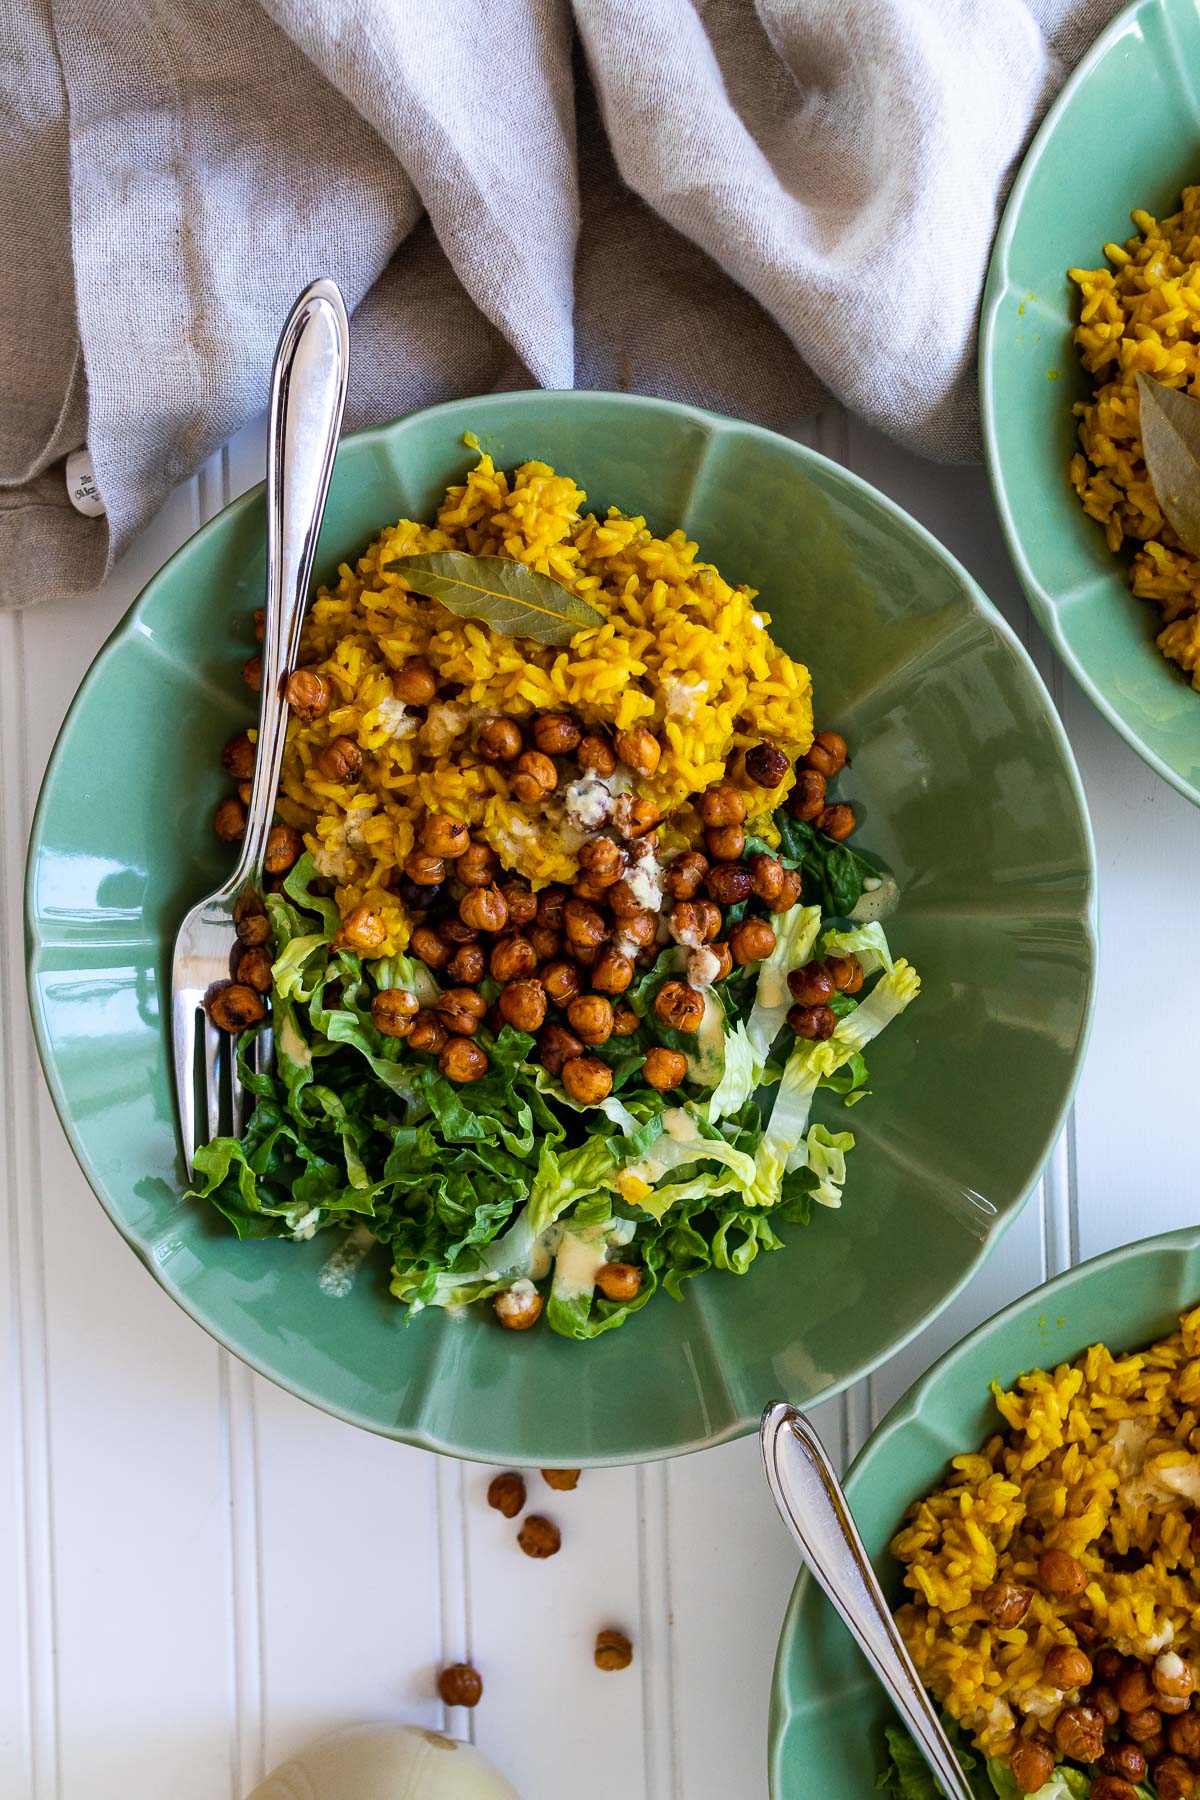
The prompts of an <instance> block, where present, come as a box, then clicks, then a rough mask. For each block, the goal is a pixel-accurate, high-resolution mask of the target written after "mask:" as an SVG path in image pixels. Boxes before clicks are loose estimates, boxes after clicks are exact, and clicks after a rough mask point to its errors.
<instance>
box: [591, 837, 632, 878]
mask: <svg viewBox="0 0 1200 1800" xmlns="http://www.w3.org/2000/svg"><path fill="white" fill-rule="evenodd" d="M628 861H629V857H628V855H627V854H626V852H625V851H624V850H622V848H621V846H620V844H614V843H613V841H612V839H611V838H605V837H598V838H592V839H591V840H590V841H589V842H588V843H586V844H584V846H583V848H582V849H581V850H580V852H579V867H580V868H581V869H582V870H583V872H584V874H585V875H586V876H587V877H588V879H589V881H591V882H593V883H594V884H595V886H597V887H600V888H606V887H611V886H612V885H613V883H614V881H620V879H621V877H622V875H623V874H624V873H625V865H626V863H627V862H628Z"/></svg>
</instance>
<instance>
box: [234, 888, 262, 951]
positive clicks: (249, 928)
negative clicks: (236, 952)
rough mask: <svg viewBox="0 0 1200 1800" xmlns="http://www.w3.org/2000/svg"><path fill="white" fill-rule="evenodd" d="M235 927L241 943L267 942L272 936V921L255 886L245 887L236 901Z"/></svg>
mask: <svg viewBox="0 0 1200 1800" xmlns="http://www.w3.org/2000/svg"><path fill="white" fill-rule="evenodd" d="M233 929H234V931H235V932H236V933H237V940H238V943H239V944H249V945H254V944H265V943H266V942H267V940H268V939H269V938H270V936H271V921H270V919H268V917H267V915H266V913H265V912H264V911H263V904H262V901H261V900H260V899H259V897H258V895H257V894H256V893H255V892H254V889H253V888H244V889H243V890H242V892H241V893H240V894H239V895H238V897H237V899H236V900H235V902H234V906H233Z"/></svg>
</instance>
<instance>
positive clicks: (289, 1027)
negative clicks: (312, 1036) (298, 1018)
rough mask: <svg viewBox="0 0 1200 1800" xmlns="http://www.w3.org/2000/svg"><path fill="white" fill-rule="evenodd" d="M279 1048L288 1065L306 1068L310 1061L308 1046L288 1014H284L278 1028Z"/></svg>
mask: <svg viewBox="0 0 1200 1800" xmlns="http://www.w3.org/2000/svg"><path fill="white" fill-rule="evenodd" d="M279 1048H280V1049H281V1050H282V1052H283V1054H284V1055H285V1056H286V1057H287V1059H288V1061H289V1062H290V1063H295V1064H296V1066H297V1068H302V1069H303V1068H307V1067H308V1064H309V1063H310V1061H311V1060H312V1058H311V1056H310V1054H309V1048H308V1045H307V1044H306V1043H305V1041H304V1039H303V1038H302V1037H301V1036H300V1033H299V1032H298V1031H297V1029H296V1023H295V1020H294V1019H293V1018H292V1015H291V1013H290V1012H287V1013H284V1015H283V1019H282V1021H281V1023H280V1026H279Z"/></svg>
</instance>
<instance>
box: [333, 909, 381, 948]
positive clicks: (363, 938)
mask: <svg viewBox="0 0 1200 1800" xmlns="http://www.w3.org/2000/svg"><path fill="white" fill-rule="evenodd" d="M386 936H387V927H386V926H385V925H384V922H383V920H382V919H381V918H380V916H379V914H378V913H377V912H376V911H375V909H374V907H373V906H355V907H353V908H352V909H351V911H350V912H348V913H347V914H346V916H345V918H344V919H343V920H342V923H341V928H340V929H339V931H338V934H337V937H336V938H335V939H334V942H335V944H337V945H339V946H341V945H345V946H346V947H347V948H348V949H351V950H360V951H367V950H378V948H379V946H380V944H382V942H383V940H384V938H385V937H386Z"/></svg>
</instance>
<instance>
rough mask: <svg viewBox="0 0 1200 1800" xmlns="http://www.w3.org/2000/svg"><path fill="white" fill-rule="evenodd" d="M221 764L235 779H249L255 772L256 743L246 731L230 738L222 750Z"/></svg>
mask: <svg viewBox="0 0 1200 1800" xmlns="http://www.w3.org/2000/svg"><path fill="white" fill-rule="evenodd" d="M221 765H222V767H223V768H224V770H225V772H226V774H227V775H232V776H233V779H234V780H235V781H249V780H250V779H251V778H252V777H253V774H254V745H253V744H252V743H251V742H250V739H249V738H248V737H247V736H246V733H245V732H244V731H241V732H239V733H238V735H237V737H233V738H230V740H229V742H228V743H227V744H226V746H225V748H224V749H223V750H222V752H221Z"/></svg>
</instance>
